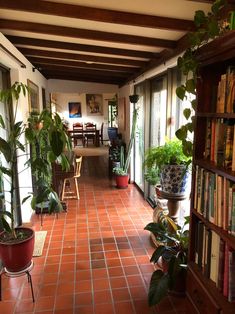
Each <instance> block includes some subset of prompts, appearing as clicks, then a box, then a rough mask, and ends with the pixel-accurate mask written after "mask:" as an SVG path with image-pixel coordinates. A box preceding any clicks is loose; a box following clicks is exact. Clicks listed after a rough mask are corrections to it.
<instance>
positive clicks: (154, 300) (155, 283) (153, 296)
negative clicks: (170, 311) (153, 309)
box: [148, 269, 169, 306]
mask: <svg viewBox="0 0 235 314" xmlns="http://www.w3.org/2000/svg"><path fill="white" fill-rule="evenodd" d="M168 285H169V275H168V274H164V273H163V272H162V271H161V270H159V269H158V270H156V271H155V272H154V273H153V274H152V277H151V281H150V286H149V292H148V303H149V306H153V305H155V304H158V303H159V302H160V301H161V300H162V299H163V298H164V297H165V296H166V294H167V291H168Z"/></svg>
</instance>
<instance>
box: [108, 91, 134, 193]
mask: <svg viewBox="0 0 235 314" xmlns="http://www.w3.org/2000/svg"><path fill="white" fill-rule="evenodd" d="M129 99H130V102H131V103H133V104H135V103H137V102H138V99H139V96H138V95H131V96H129ZM137 114H138V111H137V108H136V107H134V109H133V115H132V129H131V136H130V141H129V144H128V146H127V150H126V152H125V149H124V146H121V148H120V165H119V166H117V167H115V168H114V169H113V172H114V173H115V175H116V176H115V177H116V186H117V188H120V189H123V188H127V187H128V181H129V173H128V169H129V165H130V159H131V151H132V147H133V143H134V140H135V133H136V124H137Z"/></svg>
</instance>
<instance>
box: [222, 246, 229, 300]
mask: <svg viewBox="0 0 235 314" xmlns="http://www.w3.org/2000/svg"><path fill="white" fill-rule="evenodd" d="M228 265H229V247H228V244H227V243H225V250H224V282H223V295H224V296H225V297H228V277H229V273H228V267H229V266H228Z"/></svg>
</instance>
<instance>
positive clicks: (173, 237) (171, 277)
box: [144, 217, 189, 306]
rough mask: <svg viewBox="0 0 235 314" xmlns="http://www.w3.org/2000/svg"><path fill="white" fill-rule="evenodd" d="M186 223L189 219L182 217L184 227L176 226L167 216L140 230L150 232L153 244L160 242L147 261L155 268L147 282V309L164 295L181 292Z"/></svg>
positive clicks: (183, 284) (185, 260)
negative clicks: (148, 283)
mask: <svg viewBox="0 0 235 314" xmlns="http://www.w3.org/2000/svg"><path fill="white" fill-rule="evenodd" d="M188 223H189V217H185V221H184V224H183V226H182V227H180V226H178V225H176V224H175V223H174V221H173V220H171V219H170V218H169V217H168V219H163V220H162V221H159V222H157V223H154V222H152V223H149V224H148V225H147V226H146V227H145V228H144V229H145V230H148V231H150V232H152V233H153V234H154V236H155V237H156V241H158V243H159V242H160V243H161V244H160V245H159V246H158V247H157V248H156V250H155V251H154V252H153V254H152V257H151V259H150V262H153V263H154V264H157V265H158V269H157V270H155V271H154V272H153V274H152V277H151V280H150V286H149V292H148V303H149V305H150V306H152V305H155V304H158V303H159V302H160V301H161V300H162V299H163V298H164V297H165V296H166V295H167V294H168V292H171V293H174V294H180V295H182V294H184V292H185V282H186V273H187V255H188V241H189V231H188V230H187V229H186V228H185V227H186V226H187V225H188ZM159 266H160V268H159Z"/></svg>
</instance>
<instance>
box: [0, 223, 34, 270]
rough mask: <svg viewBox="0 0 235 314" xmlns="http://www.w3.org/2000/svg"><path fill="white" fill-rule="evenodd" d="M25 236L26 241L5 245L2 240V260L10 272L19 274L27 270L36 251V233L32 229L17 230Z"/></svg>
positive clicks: (0, 249)
mask: <svg viewBox="0 0 235 314" xmlns="http://www.w3.org/2000/svg"><path fill="white" fill-rule="evenodd" d="M16 229H17V230H20V231H21V232H22V233H24V234H25V236H26V239H24V240H21V241H17V242H13V243H5V242H4V241H2V240H1V239H0V258H1V259H2V262H3V265H4V267H5V268H6V269H7V270H8V271H9V272H19V271H21V270H23V269H25V268H27V267H28V266H29V265H30V263H31V260H32V256H33V250H34V231H33V230H32V229H30V228H16Z"/></svg>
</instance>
